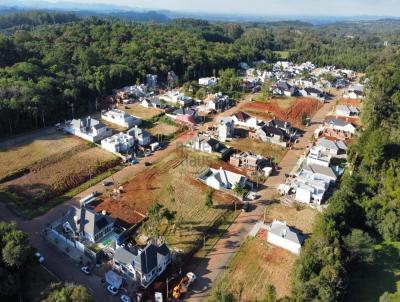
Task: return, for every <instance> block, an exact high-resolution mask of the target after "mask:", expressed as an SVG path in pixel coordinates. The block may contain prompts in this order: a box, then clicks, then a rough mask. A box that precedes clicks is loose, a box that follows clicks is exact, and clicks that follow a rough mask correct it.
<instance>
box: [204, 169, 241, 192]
mask: <svg viewBox="0 0 400 302" xmlns="http://www.w3.org/2000/svg"><path fill="white" fill-rule="evenodd" d="M199 179H200V180H202V181H204V182H205V184H206V185H207V186H209V187H211V188H214V189H216V190H222V189H228V190H231V189H233V188H234V186H235V185H236V184H239V185H240V186H241V187H245V186H246V184H247V178H246V176H243V175H241V174H237V173H234V172H231V171H228V170H224V169H222V168H220V169H218V170H217V169H213V168H208V169H207V170H206V171H205V172H203V173H202V174H201V175H200V177H199Z"/></svg>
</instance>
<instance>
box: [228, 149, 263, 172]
mask: <svg viewBox="0 0 400 302" xmlns="http://www.w3.org/2000/svg"><path fill="white" fill-rule="evenodd" d="M229 163H230V164H231V165H232V166H235V167H237V168H244V169H246V170H249V171H257V170H258V171H262V170H263V169H264V168H265V167H267V166H270V165H269V163H270V161H269V160H267V159H266V158H265V157H262V156H259V155H256V154H254V153H252V152H248V151H245V152H239V153H236V154H233V155H231V157H230V159H229Z"/></svg>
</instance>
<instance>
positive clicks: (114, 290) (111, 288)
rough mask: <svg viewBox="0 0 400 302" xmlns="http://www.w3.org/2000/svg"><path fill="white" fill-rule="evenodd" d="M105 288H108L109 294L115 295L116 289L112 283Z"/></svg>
mask: <svg viewBox="0 0 400 302" xmlns="http://www.w3.org/2000/svg"><path fill="white" fill-rule="evenodd" d="M107 290H108V292H109V293H110V294H111V295H113V296H116V295H117V294H118V289H116V288H115V287H114V286H112V285H109V286H107Z"/></svg>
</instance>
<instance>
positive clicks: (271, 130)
mask: <svg viewBox="0 0 400 302" xmlns="http://www.w3.org/2000/svg"><path fill="white" fill-rule="evenodd" d="M260 130H262V131H263V132H264V133H265V134H268V135H270V134H272V135H278V136H280V137H286V133H285V132H283V131H282V130H281V129H280V128H275V127H272V126H263V127H262V128H261V129H260Z"/></svg>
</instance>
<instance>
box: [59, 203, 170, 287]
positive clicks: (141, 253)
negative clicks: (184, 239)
mask: <svg viewBox="0 0 400 302" xmlns="http://www.w3.org/2000/svg"><path fill="white" fill-rule="evenodd" d="M59 226H61V227H62V230H63V233H62V234H59V236H65V238H68V240H73V245H74V246H78V247H79V246H86V247H90V246H92V245H97V246H99V248H100V249H101V250H102V251H103V252H104V253H106V254H107V255H109V256H111V257H112V264H113V269H114V270H115V271H118V272H119V273H120V275H118V274H115V273H114V274H112V275H113V278H107V274H111V273H107V274H106V280H109V279H110V280H111V279H113V280H112V281H108V282H109V283H112V284H111V285H113V286H114V287H116V288H117V289H118V288H119V286H120V285H121V283H122V279H123V278H125V279H126V278H128V279H130V280H133V281H135V282H136V283H137V284H139V285H140V286H142V287H144V288H147V287H148V286H149V285H150V284H151V283H152V282H153V281H154V280H155V279H156V278H157V277H158V276H160V275H161V274H162V273H163V272H164V271H165V270H166V268H167V266H168V265H169V264H170V263H171V251H170V249H169V248H168V246H167V245H166V244H165V243H158V242H154V241H151V240H150V241H148V242H147V243H145V244H144V245H142V246H138V245H136V244H132V242H131V241H130V240H129V238H130V237H132V235H131V234H129V232H130V230H129V229H126V228H124V227H123V226H121V225H119V223H118V222H117V221H116V220H115V219H114V218H112V217H111V216H109V215H107V213H105V212H104V211H103V212H102V213H97V212H95V210H94V208H93V207H91V206H90V205H89V203H86V204H82V206H81V207H79V208H78V207H71V208H70V209H69V210H68V211H67V213H66V215H64V216H63V217H62V220H61V224H59ZM57 229H59V228H54V229H53V230H52V231H53V232H55V231H56V230H57ZM58 232H59V231H58ZM128 235H129V236H128ZM66 240H67V239H66ZM81 251H82V253H85V248H84V249H83V250H81ZM85 254H87V252H86V253H85Z"/></svg>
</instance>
